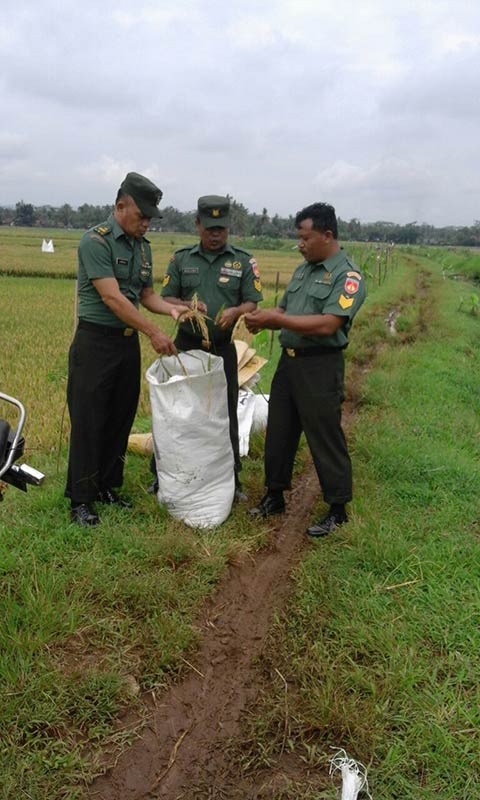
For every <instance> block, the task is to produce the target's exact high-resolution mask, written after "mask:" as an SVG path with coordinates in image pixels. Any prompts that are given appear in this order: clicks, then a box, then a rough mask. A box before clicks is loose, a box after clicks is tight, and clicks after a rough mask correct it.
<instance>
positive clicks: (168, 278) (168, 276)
mask: <svg viewBox="0 0 480 800" xmlns="http://www.w3.org/2000/svg"><path fill="white" fill-rule="evenodd" d="M169 282H170V275H165V277H164V279H163V281H162V286H163V287H165V286H168V284H169Z"/></svg>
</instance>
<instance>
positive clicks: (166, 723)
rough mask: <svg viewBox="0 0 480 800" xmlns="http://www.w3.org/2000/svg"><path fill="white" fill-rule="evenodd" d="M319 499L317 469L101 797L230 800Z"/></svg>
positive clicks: (212, 604)
mask: <svg viewBox="0 0 480 800" xmlns="http://www.w3.org/2000/svg"><path fill="white" fill-rule="evenodd" d="M318 495H319V487H318V480H317V477H316V474H315V471H314V469H313V467H312V465H310V466H308V467H307V469H306V470H305V471H304V472H303V473H302V475H301V477H300V479H299V480H298V482H297V486H296V488H294V489H293V490H292V492H291V493H290V498H289V501H288V509H287V513H286V514H285V515H282V516H279V517H274V518H272V528H273V529H274V530H273V531H272V544H271V546H270V548H269V549H268V550H266V551H263V552H261V553H260V554H258V555H257V556H256V557H255V559H253V560H252V561H249V562H247V563H245V564H243V565H241V566H236V567H230V568H229V569H228V571H227V574H226V575H225V576H224V578H223V579H222V581H221V583H220V585H219V587H218V589H217V590H216V592H215V594H214V596H213V598H212V599H211V600H210V601H209V602H208V603H207V605H206V606H205V609H204V613H203V615H202V619H200V620H199V621H198V623H197V624H198V627H200V629H201V631H202V644H201V646H200V649H199V652H198V654H197V657H196V659H195V662H194V669H192V670H191V672H190V673H189V674H188V675H187V676H186V678H185V679H184V680H183V681H182V682H181V683H179V684H178V685H176V686H173V687H172V688H171V689H170V690H169V691H168V692H167V694H166V695H164V696H163V697H162V698H161V699H159V700H157V706H156V709H155V710H154V712H153V713H152V717H151V719H150V721H149V723H148V725H147V727H146V728H145V729H144V731H143V732H142V736H141V738H140V739H139V740H138V741H137V742H136V743H135V744H134V745H133V746H132V747H130V748H129V749H128V750H127V751H126V752H125V753H124V754H123V755H122V756H121V758H120V760H119V761H118V763H117V765H116V766H115V767H114V768H113V769H111V770H110V771H109V772H107V773H106V775H104V776H102V777H100V778H98V779H97V780H96V781H94V783H93V784H92V785H91V786H90V788H89V796H90V797H91V798H92V800H93V798H95V800H140V798H148V800H153V798H168V800H180V798H194V797H195V798H198V797H218V798H220V797H226V796H228V795H225V794H224V790H225V786H224V785H223V784H224V781H223V778H224V776H225V775H226V774H227V773H228V771H229V770H228V767H229V765H228V759H227V756H226V753H225V750H226V744H227V742H228V740H229V739H230V738H231V737H232V736H234V735H235V733H236V732H237V731H238V728H239V722H240V717H241V714H242V711H243V710H244V709H245V708H246V707H247V706H249V705H250V704H251V703H252V701H253V700H254V699H255V695H256V687H255V667H254V660H255V657H256V656H258V655H259V654H260V652H261V650H262V647H263V645H264V640H265V637H266V635H267V633H268V630H269V625H270V620H271V618H272V614H273V612H274V610H275V609H276V608H280V607H282V605H283V604H284V602H285V600H286V598H287V597H288V594H289V591H290V585H289V576H290V573H291V572H292V569H293V568H294V567H295V565H296V564H297V563H298V562H299V560H300V558H301V555H302V552H303V550H304V548H305V547H308V541H306V539H305V537H304V536H303V532H304V529H305V527H306V526H307V524H308V523H309V521H310V515H311V509H312V506H313V504H314V503H315V501H316V500H317V498H318ZM221 787H223V788H221Z"/></svg>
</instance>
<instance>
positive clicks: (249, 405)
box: [237, 389, 256, 456]
mask: <svg viewBox="0 0 480 800" xmlns="http://www.w3.org/2000/svg"><path fill="white" fill-rule="evenodd" d="M255 397H256V395H254V394H253V392H248V391H245V389H240V391H239V392H238V405H237V418H238V443H239V447H240V455H241V456H248V448H249V446H250V431H251V429H252V422H253V415H254V412H255Z"/></svg>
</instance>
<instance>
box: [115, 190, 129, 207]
mask: <svg viewBox="0 0 480 800" xmlns="http://www.w3.org/2000/svg"><path fill="white" fill-rule="evenodd" d="M128 196H129V195H128V194H127V193H126V192H124V191H123V189H122V187H120V189H119V190H118V192H117V196H116V198H115V205H117V203H119V202H120V200H123V199H124V197H128Z"/></svg>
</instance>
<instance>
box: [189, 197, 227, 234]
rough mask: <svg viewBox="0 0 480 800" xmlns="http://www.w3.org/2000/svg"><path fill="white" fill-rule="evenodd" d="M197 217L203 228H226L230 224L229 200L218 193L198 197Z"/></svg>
mask: <svg viewBox="0 0 480 800" xmlns="http://www.w3.org/2000/svg"><path fill="white" fill-rule="evenodd" d="M197 209H198V218H199V220H200V223H201V224H202V225H203V227H204V228H228V226H229V225H230V200H229V199H228V197H220V196H219V195H218V194H206V195H205V196H204V197H199V198H198V204H197Z"/></svg>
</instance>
